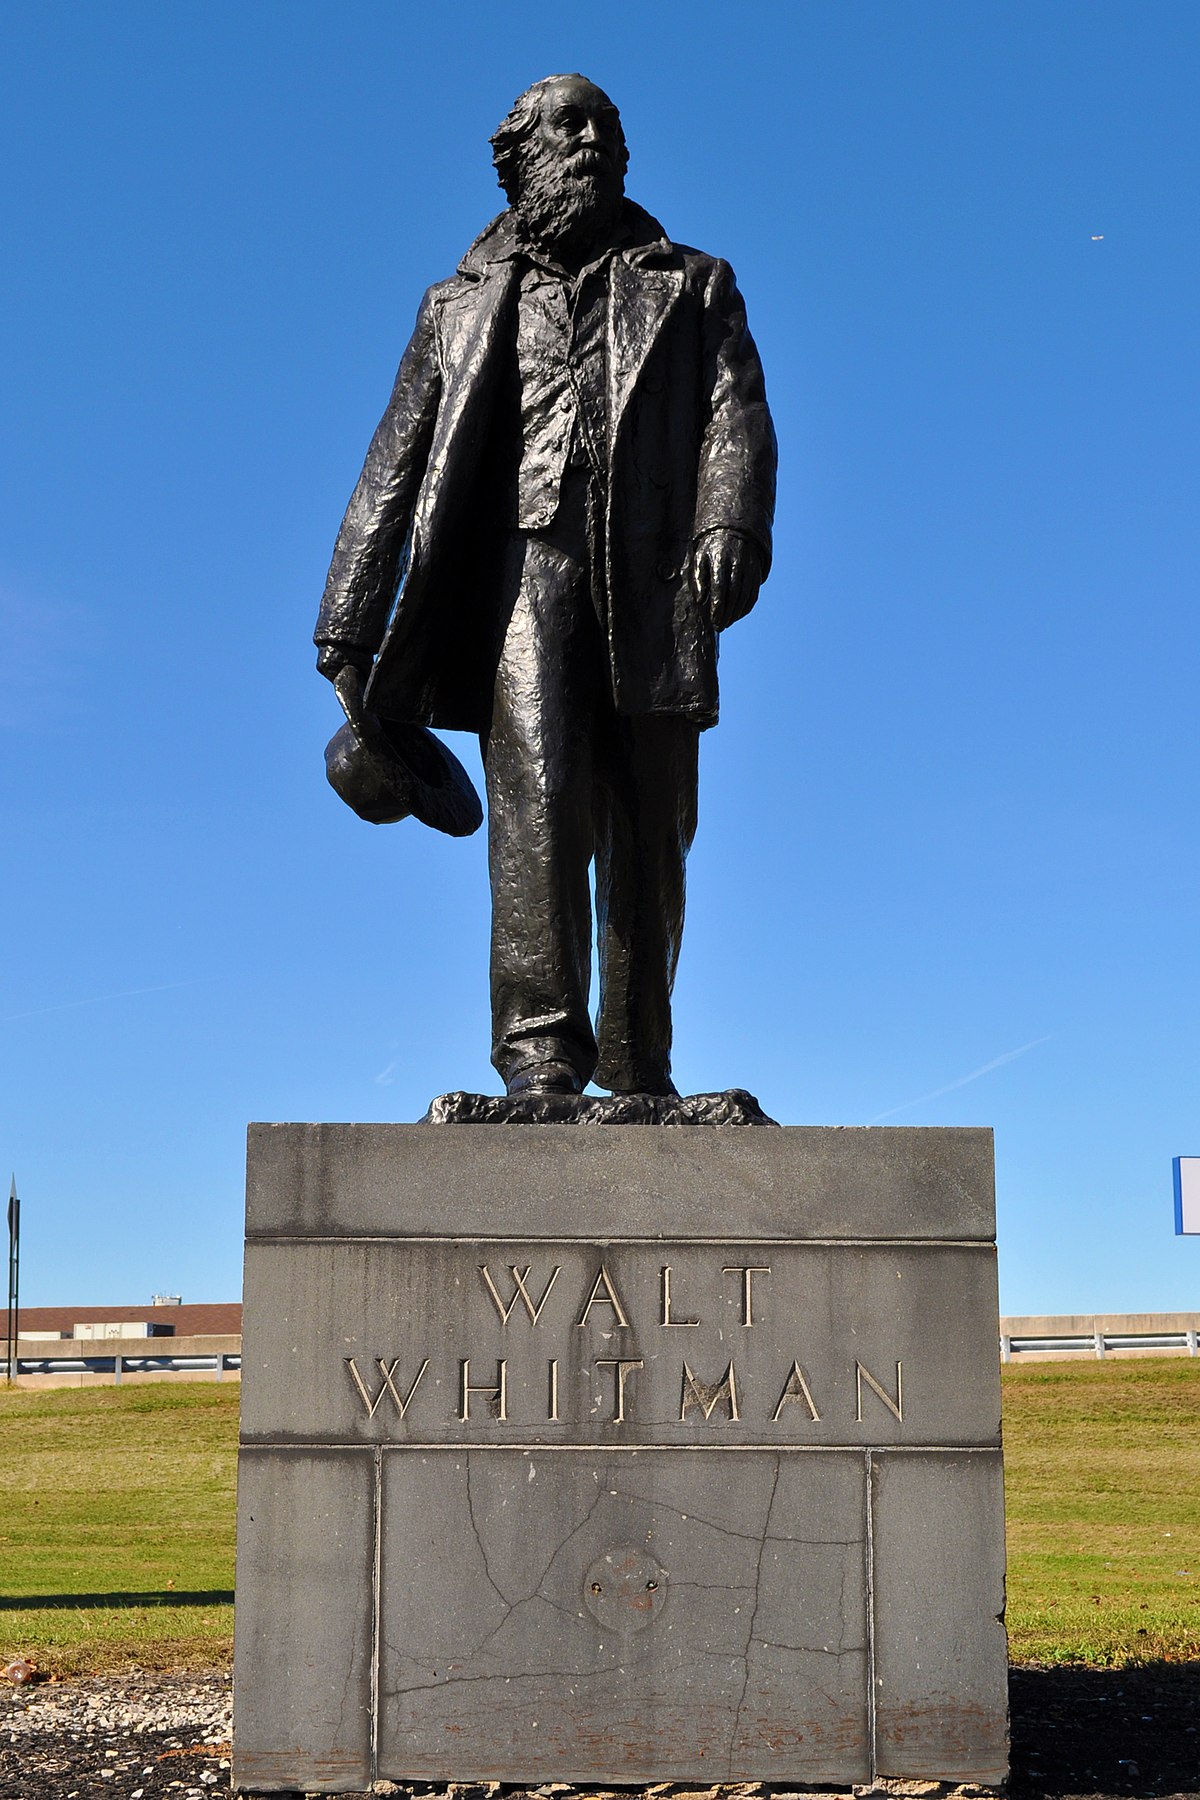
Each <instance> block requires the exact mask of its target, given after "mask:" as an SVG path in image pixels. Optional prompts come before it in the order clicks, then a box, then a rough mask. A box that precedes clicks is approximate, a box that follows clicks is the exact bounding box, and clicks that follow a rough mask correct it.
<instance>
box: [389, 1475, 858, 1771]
mask: <svg viewBox="0 0 1200 1800" xmlns="http://www.w3.org/2000/svg"><path fill="white" fill-rule="evenodd" d="M729 1460H730V1459H728V1458H723V1457H713V1458H708V1459H704V1458H698V1457H697V1456H696V1454H695V1453H694V1452H691V1453H689V1452H677V1451H672V1452H666V1453H660V1454H657V1455H654V1456H649V1457H646V1458H643V1457H641V1456H638V1457H636V1458H634V1457H625V1458H622V1459H620V1460H619V1462H618V1463H615V1464H606V1463H605V1462H604V1461H603V1460H602V1459H599V1460H597V1459H592V1458H582V1457H578V1456H572V1457H570V1458H569V1460H567V1461H566V1462H565V1466H559V1465H557V1464H555V1463H553V1462H551V1461H545V1462H542V1461H540V1460H539V1459H538V1458H536V1457H529V1456H523V1455H520V1454H500V1455H497V1456H491V1457H488V1456H480V1455H479V1454H478V1453H476V1454H471V1453H466V1454H464V1455H462V1456H442V1457H439V1458H437V1459H436V1461H435V1462H434V1463H433V1465H432V1466H424V1467H423V1466H422V1465H421V1463H420V1461H419V1460H418V1459H417V1458H416V1457H413V1456H405V1455H401V1454H397V1453H395V1452H389V1453H388V1454H387V1455H386V1456H385V1458H384V1499H383V1545H384V1551H383V1570H382V1596H383V1597H382V1612H381V1623H380V1630H381V1636H382V1642H383V1654H382V1658H381V1664H380V1771H381V1773H382V1774H384V1775H387V1776H391V1777H392V1778H393V1779H417V1778H421V1779H425V1780H437V1779H440V1778H441V1777H442V1776H443V1775H444V1774H445V1771H446V1769H447V1766H448V1763H447V1758H448V1756H449V1757H452V1759H453V1766H454V1767H455V1768H456V1769H470V1770H471V1771H472V1772H473V1773H475V1774H476V1775H477V1776H479V1777H481V1778H494V1779H501V1780H505V1781H529V1782H532V1781H535V1780H536V1781H548V1780H564V1781H593V1780H596V1779H597V1778H599V1777H600V1776H601V1775H602V1778H603V1779H605V1780H607V1781H610V1782H622V1781H628V1782H634V1781H643V1782H647V1781H654V1780H656V1779H658V1778H659V1777H660V1776H661V1777H663V1778H666V1777H667V1776H670V1775H672V1774H686V1773H688V1772H691V1773H693V1774H694V1775H697V1776H702V1777H707V1778H708V1779H710V1780H712V1781H729V1780H737V1779H739V1778H742V1777H750V1776H753V1777H754V1778H756V1779H771V1778H773V1777H775V1776H776V1775H781V1776H782V1775H785V1774H787V1772H788V1771H789V1770H793V1769H794V1768H795V1767H796V1762H797V1754H798V1752H797V1746H798V1743H799V1742H800V1740H801V1739H803V1740H804V1741H805V1743H806V1745H807V1748H806V1750H805V1751H804V1753H803V1763H804V1767H805V1773H806V1776H807V1778H808V1779H809V1780H811V1781H838V1780H843V1781H849V1780H851V1779H854V1780H864V1779H865V1778H866V1776H867V1774H868V1770H869V1759H868V1755H867V1717H866V1711H867V1682H866V1656H867V1619H866V1583H865V1568H864V1554H863V1549H864V1546H863V1529H862V1525H863V1517H864V1513H863V1480H864V1474H863V1464H862V1459H861V1458H860V1457H855V1456H851V1455H845V1456H824V1457H813V1458H810V1459H807V1460H801V1459H799V1458H781V1457H778V1456H771V1455H768V1454H765V1453H764V1454H761V1455H751V1456H747V1457H741V1458H738V1459H737V1465H738V1466H737V1469H736V1471H734V1470H731V1469H730V1467H729V1466H728V1465H729ZM531 1515H533V1516H536V1518H537V1529H536V1530H531V1529H530V1523H531ZM393 1521H394V1522H395V1525H394V1527H393ZM450 1543H454V1544H456V1545H457V1546H459V1552H458V1554H457V1556H455V1557H454V1558H452V1559H451V1558H447V1556H446V1554H445V1547H446V1545H447V1544H450ZM614 1553H615V1554H614ZM651 1581H654V1582H656V1583H657V1584H658V1586H657V1587H656V1589H655V1590H653V1591H652V1592H651V1591H648V1583H650V1582H651ZM595 1586H599V1587H602V1588H605V1589H607V1588H609V1587H611V1588H612V1589H613V1590H614V1592H615V1598H614V1599H613V1600H612V1602H611V1606H610V1608H609V1609H607V1610H606V1605H605V1602H606V1598H607V1595H606V1593H601V1594H599V1595H597V1594H593V1593H592V1591H591V1590H592V1588H593V1587H595ZM622 1590H624V1591H622ZM656 1601H658V1602H661V1605H660V1606H656V1605H653V1604H648V1603H653V1602H656ZM435 1671H437V1673H436V1674H435V1673H434V1672H435Z"/></svg>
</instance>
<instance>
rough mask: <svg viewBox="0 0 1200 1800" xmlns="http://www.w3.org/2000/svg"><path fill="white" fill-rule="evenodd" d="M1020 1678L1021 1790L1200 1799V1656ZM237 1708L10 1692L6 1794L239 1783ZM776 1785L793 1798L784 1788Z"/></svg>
mask: <svg viewBox="0 0 1200 1800" xmlns="http://www.w3.org/2000/svg"><path fill="white" fill-rule="evenodd" d="M1011 1691H1012V1734H1013V1778H1012V1784H1011V1787H1010V1790H1009V1793H1010V1796H1011V1800H1200V1664H1195V1663H1191V1664H1179V1665H1160V1666H1156V1667H1153V1668H1148V1669H1122V1670H1106V1669H1037V1668H1023V1669H1014V1670H1013V1671H1012V1684H1011ZM231 1717H232V1693H231V1688H230V1681H229V1677H228V1676H225V1675H195V1676H172V1677H163V1676H142V1677H141V1678H140V1679H139V1678H136V1677H130V1678H125V1679H121V1680H113V1679H99V1678H97V1679H94V1680H88V1681H71V1682H60V1683H54V1684H46V1685H40V1686H33V1687H17V1688H12V1689H9V1690H7V1691H0V1800H99V1797H100V1796H103V1797H104V1800H165V1797H167V1796H169V1797H170V1800H203V1797H204V1796H207V1795H210V1794H216V1795H220V1796H228V1795H229V1792H230V1773H229V1736H230V1724H231ZM888 1791H890V1793H891V1794H893V1795H905V1796H917V1795H929V1796H933V1795H935V1794H938V1793H942V1794H945V1793H947V1792H948V1791H949V1790H945V1789H941V1790H939V1789H936V1788H934V1787H932V1786H927V1785H923V1784H921V1783H916V1782H905V1783H895V1784H888ZM377 1792H382V1793H390V1794H400V1795H403V1796H411V1797H412V1800H509V1796H512V1800H516V1797H517V1796H518V1795H520V1794H522V1793H523V1792H524V1790H521V1789H511V1788H505V1789H500V1788H497V1786H496V1785H495V1784H494V1783H488V1784H484V1785H478V1786H464V1785H456V1786H452V1787H450V1788H432V1787H430V1786H428V1785H427V1784H422V1785H419V1786H416V1787H412V1788H398V1787H394V1786H392V1785H391V1784H390V1783H381V1784H380V1787H379V1789H377ZM532 1792H533V1794H534V1795H536V1796H538V1800H574V1793H575V1790H572V1789H569V1788H563V1787H558V1786H554V1787H548V1788H538V1789H534V1790H532ZM578 1792H579V1795H580V1800H584V1797H585V1796H586V1800H600V1796H599V1795H598V1794H597V1790H595V1789H588V1790H584V1789H580V1790H578ZM624 1792H625V1793H626V1794H634V1793H638V1792H640V1790H636V1789H635V1790H624ZM651 1792H652V1795H653V1800H771V1790H769V1789H765V1788H754V1787H748V1786H741V1787H738V1788H726V1789H719V1788H705V1789H703V1790H692V1789H687V1788H684V1787H682V1786H678V1785H675V1786H671V1785H663V1786H660V1787H658V1788H655V1789H653V1790H651ZM975 1792H976V1793H978V1792H979V1790H975ZM775 1793H776V1795H778V1796H779V1800H783V1795H782V1792H781V1790H778V1789H777V1790H775ZM859 1793H860V1794H861V1793H862V1790H861V1789H860V1790H859ZM787 1800H800V1796H796V1795H788V1796H787ZM822 1800H831V1797H830V1796H828V1795H826V1796H823V1797H822Z"/></svg>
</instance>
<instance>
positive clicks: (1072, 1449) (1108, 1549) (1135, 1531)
mask: <svg viewBox="0 0 1200 1800" xmlns="http://www.w3.org/2000/svg"><path fill="white" fill-rule="evenodd" d="M237 1407H238V1386H237V1384H236V1383H233V1382H231V1383H229V1384H228V1385H225V1386H221V1385H217V1384H215V1383H214V1384H211V1385H210V1384H206V1383H203V1382H194V1383H193V1382H189V1383H184V1384H181V1385H179V1386H173V1385H169V1384H167V1383H161V1384H153V1385H147V1386H145V1387H131V1386H124V1387H121V1388H115V1387H114V1388H88V1389H83V1390H80V1389H72V1388H59V1389H50V1390H41V1391H16V1392H13V1391H6V1390H4V1389H3V1388H0V1471H2V1472H3V1505H2V1508H0V1660H7V1658H8V1657H9V1656H12V1655H17V1654H24V1655H30V1656H33V1657H35V1658H36V1659H37V1660H38V1661H39V1662H40V1663H41V1664H42V1665H43V1667H45V1668H48V1669H51V1670H54V1671H56V1672H58V1673H60V1674H70V1673H75V1672H83V1671H89V1672H101V1671H104V1670H108V1669H119V1668H123V1667H127V1666H128V1665H129V1664H130V1663H138V1664H140V1665H141V1666H142V1667H143V1668H154V1669H162V1668H184V1667H186V1668H205V1667H214V1666H223V1665H225V1664H226V1663H227V1662H228V1659H229V1655H230V1650H231V1646H232V1638H233V1606H232V1603H231V1594H232V1589H233V1542H234V1517H233V1501H234V1482H235V1464H236V1449H237ZM1004 1419H1005V1456H1006V1468H1007V1490H1008V1548H1009V1581H1008V1594H1009V1607H1008V1625H1009V1632H1010V1637H1011V1645H1012V1655H1013V1660H1014V1661H1017V1662H1028V1661H1038V1662H1087V1663H1092V1664H1099V1665H1119V1664H1124V1663H1135V1662H1152V1661H1158V1660H1163V1659H1166V1660H1189V1661H1190V1660H1200V1360H1197V1361H1191V1360H1185V1359H1173V1358H1168V1357H1161V1358H1154V1359H1147V1360H1138V1361H1131V1362H1103V1363H1044V1364H1041V1365H1039V1366H1036V1367H1032V1368H1022V1369H1014V1368H1008V1369H1006V1370H1005V1371H1004Z"/></svg>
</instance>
